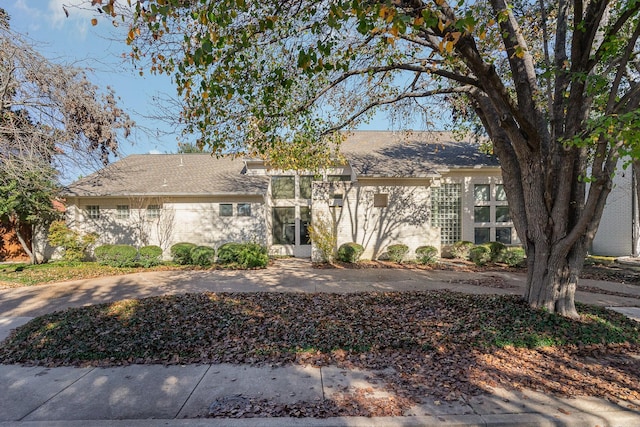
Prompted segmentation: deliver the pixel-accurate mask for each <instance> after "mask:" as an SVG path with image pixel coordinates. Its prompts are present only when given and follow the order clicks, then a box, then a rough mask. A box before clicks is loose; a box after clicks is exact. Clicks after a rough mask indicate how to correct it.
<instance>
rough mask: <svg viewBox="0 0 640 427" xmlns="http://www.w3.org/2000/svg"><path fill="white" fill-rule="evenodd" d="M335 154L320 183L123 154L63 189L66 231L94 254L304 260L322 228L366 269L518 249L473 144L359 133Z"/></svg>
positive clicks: (430, 136)
mask: <svg viewBox="0 0 640 427" xmlns="http://www.w3.org/2000/svg"><path fill="white" fill-rule="evenodd" d="M341 152H342V153H343V155H344V157H345V158H346V161H347V162H346V163H345V164H342V165H336V166H334V167H331V168H328V169H326V170H324V171H322V172H320V173H317V174H313V173H307V172H295V171H280V170H271V169H268V168H267V167H266V165H265V164H264V162H262V161H260V160H255V159H240V158H237V159H231V158H230V157H224V158H215V157H212V156H210V155H208V154H159V155H132V156H129V157H127V158H125V159H123V160H120V161H118V162H116V163H114V164H112V165H109V166H107V167H106V168H104V169H103V170H101V171H99V172H97V173H95V174H92V175H90V176H88V177H86V178H83V179H81V180H79V181H77V182H75V183H73V184H72V185H70V186H69V187H68V188H67V190H66V199H67V212H66V216H67V221H68V223H69V224H70V226H71V227H73V228H76V229H78V230H81V231H83V232H96V233H98V234H99V236H100V240H99V243H102V244H107V243H108V244H115V243H127V244H133V245H146V244H155V245H159V246H161V247H162V248H163V249H165V250H167V249H168V248H169V247H170V246H171V245H173V244H174V243H177V242H191V243H196V244H202V245H210V246H214V247H219V246H220V245H221V244H223V243H225V242H229V241H234V242H241V241H256V242H259V243H262V244H265V245H267V246H268V247H269V250H270V252H271V253H272V254H280V255H293V256H299V257H309V256H311V255H312V245H311V242H310V240H309V236H308V232H307V228H308V226H309V224H311V223H316V224H320V222H322V221H323V222H325V223H328V224H332V226H333V227H335V230H336V232H337V236H338V245H340V244H342V243H346V242H357V243H360V244H362V245H363V246H364V247H365V253H364V255H363V257H364V258H371V259H374V258H379V257H384V255H385V251H386V248H387V247H388V246H389V245H390V244H394V243H404V244H406V245H408V246H409V247H410V253H411V254H413V251H414V250H415V248H417V247H418V246H421V245H433V246H436V247H438V248H440V247H442V246H444V245H448V244H452V243H454V242H456V241H460V240H469V241H473V242H476V243H483V242H488V241H500V242H502V243H505V244H508V245H516V244H519V241H518V238H517V235H516V233H515V230H514V228H513V224H512V222H511V218H510V215H509V208H508V206H507V201H506V197H505V194H504V188H503V186H502V181H501V172H500V168H499V165H498V163H497V161H496V159H495V158H493V157H492V156H488V155H485V154H482V153H481V152H480V151H479V150H478V147H477V145H474V144H472V143H469V142H455V141H454V139H453V138H452V136H451V135H450V134H448V133H443V132H412V133H403V132H398V133H395V132H377V131H358V132H354V133H352V134H350V136H349V137H348V139H347V141H346V142H345V143H344V144H343V145H342V147H341ZM321 220H322V221H321ZM314 255H315V254H314Z"/></svg>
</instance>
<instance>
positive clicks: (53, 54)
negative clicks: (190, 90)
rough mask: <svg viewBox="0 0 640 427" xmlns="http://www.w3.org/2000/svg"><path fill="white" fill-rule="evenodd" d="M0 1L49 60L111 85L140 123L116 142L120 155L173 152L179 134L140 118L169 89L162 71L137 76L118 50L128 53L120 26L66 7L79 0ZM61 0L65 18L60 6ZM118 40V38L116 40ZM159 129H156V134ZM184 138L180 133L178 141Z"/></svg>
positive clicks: (17, 26)
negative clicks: (94, 22)
mask: <svg viewBox="0 0 640 427" xmlns="http://www.w3.org/2000/svg"><path fill="white" fill-rule="evenodd" d="M2 3H3V4H2V6H1V7H3V8H4V9H5V10H6V11H7V12H8V14H9V16H10V18H11V20H10V25H11V28H12V30H13V31H16V32H19V33H21V34H22V35H24V36H26V37H27V38H28V39H30V40H31V41H32V43H33V45H34V47H35V48H36V50H38V52H40V53H41V54H43V55H44V56H45V57H47V58H49V59H50V60H53V61H56V62H60V63H66V64H72V65H75V66H77V67H79V68H86V69H89V70H91V72H90V75H89V78H90V80H91V81H92V82H93V83H94V84H95V85H97V86H99V87H106V86H110V87H112V88H113V89H114V90H115V92H116V95H117V96H118V97H120V98H121V102H120V106H121V107H122V108H123V109H124V110H126V111H127V112H128V113H129V115H130V116H131V118H132V119H133V120H135V122H136V123H137V124H138V125H139V127H140V128H143V127H144V128H149V129H151V130H152V132H151V133H148V132H143V131H142V130H141V129H136V130H135V131H134V133H133V135H132V137H130V138H129V140H128V141H123V142H122V143H121V144H120V148H121V151H122V153H123V154H124V155H128V154H134V153H149V152H172V151H173V152H175V150H176V147H177V139H176V138H178V137H180V135H164V132H165V131H172V129H168V128H167V125H165V124H164V123H162V122H160V121H158V120H150V119H148V118H145V116H148V115H150V114H153V112H154V107H153V106H152V97H154V96H157V95H158V94H162V93H167V94H171V95H173V94H174V93H175V89H174V87H173V85H172V83H171V79H170V78H169V77H167V76H164V75H163V76H153V75H150V74H148V73H145V75H144V76H140V75H139V73H138V71H137V70H135V69H134V68H133V65H132V64H131V63H130V61H127V60H124V59H123V58H122V55H123V54H125V53H128V52H129V47H128V46H127V45H126V44H125V43H124V39H125V37H126V36H124V35H123V33H122V32H123V31H126V30H125V28H124V27H122V28H114V27H113V25H111V24H110V23H109V21H108V20H105V19H101V20H99V24H98V25H97V26H95V27H94V26H92V25H91V18H92V17H94V15H97V13H95V12H94V11H95V9H94V11H91V10H86V9H79V8H73V7H69V6H72V5H74V4H79V3H82V1H81V0H10V1H9V2H8V4H6V3H5V2H4V1H3V2H2ZM63 4H64V5H66V6H67V10H68V11H69V17H66V16H65V13H64V11H63V8H62V6H63ZM118 40H122V42H120V41H118ZM158 131H160V133H161V134H158ZM182 140H184V139H183V138H181V139H180V141H182Z"/></svg>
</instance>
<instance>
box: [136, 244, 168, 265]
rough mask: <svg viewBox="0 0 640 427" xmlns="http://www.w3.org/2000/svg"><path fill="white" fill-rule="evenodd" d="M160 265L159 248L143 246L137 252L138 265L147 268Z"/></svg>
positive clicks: (160, 253)
mask: <svg viewBox="0 0 640 427" xmlns="http://www.w3.org/2000/svg"><path fill="white" fill-rule="evenodd" d="M161 263H162V248H161V247H160V246H154V245H151V246H143V247H141V248H140V249H139V250H138V264H140V266H141V267H145V268H149V267H153V266H155V265H160V264H161Z"/></svg>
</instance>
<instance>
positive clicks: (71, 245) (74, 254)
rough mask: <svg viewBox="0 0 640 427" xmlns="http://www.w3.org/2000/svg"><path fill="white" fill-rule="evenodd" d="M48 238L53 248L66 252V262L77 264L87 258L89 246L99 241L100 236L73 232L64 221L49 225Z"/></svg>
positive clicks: (64, 254)
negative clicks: (59, 248)
mask: <svg viewBox="0 0 640 427" xmlns="http://www.w3.org/2000/svg"><path fill="white" fill-rule="evenodd" d="M47 238H48V240H49V243H50V244H51V245H52V246H59V247H61V248H62V249H63V250H64V252H63V255H62V259H63V260H64V261H68V262H76V261H83V260H84V259H85V258H86V255H87V250H88V249H89V246H91V245H93V244H94V243H95V242H96V241H97V240H98V235H97V234H94V233H89V234H81V233H79V232H78V231H76V230H71V229H70V228H69V227H68V226H67V224H66V223H65V222H64V221H54V222H52V223H51V224H50V225H49V233H48V235H47Z"/></svg>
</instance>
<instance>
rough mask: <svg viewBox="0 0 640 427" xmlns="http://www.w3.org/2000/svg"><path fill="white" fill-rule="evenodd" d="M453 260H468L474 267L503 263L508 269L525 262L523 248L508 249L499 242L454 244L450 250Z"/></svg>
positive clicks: (463, 242) (461, 242)
mask: <svg viewBox="0 0 640 427" xmlns="http://www.w3.org/2000/svg"><path fill="white" fill-rule="evenodd" d="M450 254H451V256H452V257H454V258H460V259H468V260H471V261H473V262H474V263H475V264H476V265H486V264H488V263H490V262H503V263H505V264H507V265H508V266H510V267H518V266H522V264H523V263H524V260H525V252H524V249H523V248H519V247H513V248H508V247H507V246H505V245H504V244H502V243H500V242H489V243H483V244H481V245H474V244H473V243H472V242H468V241H460V242H456V243H454V244H453V246H451V248H450Z"/></svg>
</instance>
